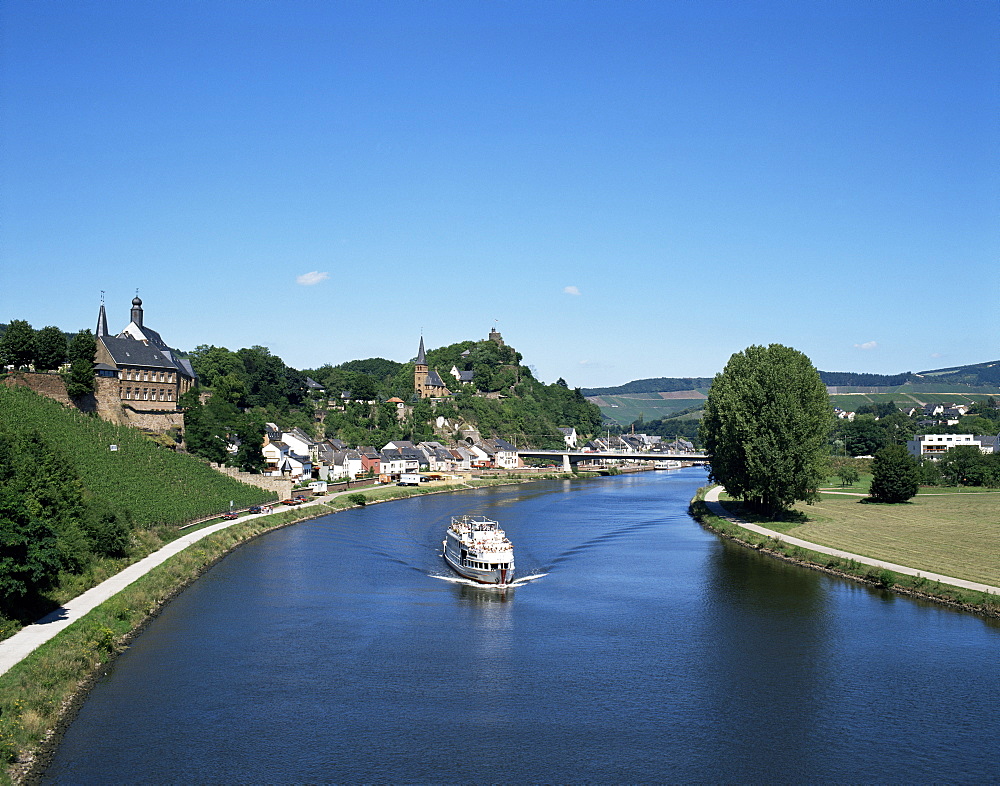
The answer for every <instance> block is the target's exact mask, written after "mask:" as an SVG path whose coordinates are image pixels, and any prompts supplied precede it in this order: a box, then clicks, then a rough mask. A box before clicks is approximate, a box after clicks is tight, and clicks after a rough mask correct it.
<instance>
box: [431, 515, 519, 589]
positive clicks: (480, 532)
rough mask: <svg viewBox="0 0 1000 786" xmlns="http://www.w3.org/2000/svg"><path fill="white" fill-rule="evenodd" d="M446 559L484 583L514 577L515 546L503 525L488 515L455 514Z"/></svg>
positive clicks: (508, 580)
mask: <svg viewBox="0 0 1000 786" xmlns="http://www.w3.org/2000/svg"><path fill="white" fill-rule="evenodd" d="M442 545H443V546H444V561H445V562H447V563H448V566H449V567H450V568H451V569H452V570H454V571H455V572H456V573H457V574H459V575H460V576H464V577H465V578H467V579H472V580H473V581H478V582H479V583H480V584H499V585H505V584H510V583H511V582H512V581H513V580H514V546H513V544H511V542H510V540H508V538H507V535H506V533H504V531H503V530H502V529H500V525H499V524H498V523H497V522H495V521H493V519H488V518H486V517H485V516H452V519H451V524H450V525H449V527H448V532H447V534H446V535H445V539H444V542H443V543H442Z"/></svg>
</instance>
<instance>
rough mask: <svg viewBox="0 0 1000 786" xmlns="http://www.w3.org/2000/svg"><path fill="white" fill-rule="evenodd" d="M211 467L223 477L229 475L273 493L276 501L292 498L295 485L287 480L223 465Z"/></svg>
mask: <svg viewBox="0 0 1000 786" xmlns="http://www.w3.org/2000/svg"><path fill="white" fill-rule="evenodd" d="M211 466H212V469H215V470H218V471H219V472H221V473H222V474H223V475H229V477H231V478H235V479H236V480H239V481H242V482H243V483H247V484H249V485H251V486H256V487H257V488H260V489H264V490H265V491H273V492H274V493H275V494H277V495H278V499H288V498H289V497H290V496H292V486H294V485H295V482H294V481H291V480H288V479H287V478H266V477H264V476H263V475H254V474H253V473H252V472H244V471H243V470H241V469H237V468H236V467H227V466H226V465H225V464H212V465H211Z"/></svg>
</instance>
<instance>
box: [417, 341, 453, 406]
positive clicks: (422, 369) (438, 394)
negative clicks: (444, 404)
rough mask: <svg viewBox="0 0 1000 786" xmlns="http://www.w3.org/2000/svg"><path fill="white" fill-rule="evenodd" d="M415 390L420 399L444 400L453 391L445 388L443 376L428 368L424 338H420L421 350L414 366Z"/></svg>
mask: <svg viewBox="0 0 1000 786" xmlns="http://www.w3.org/2000/svg"><path fill="white" fill-rule="evenodd" d="M413 390H414V392H416V394H417V396H419V397H420V398H444V397H445V396H450V395H451V391H450V390H448V388H447V387H445V384H444V380H442V379H441V375H440V374H438V373H437V371H435V370H434V369H431V368H428V366H427V356H426V354H425V353H424V337H423V336H421V337H420V350H419V351H418V352H417V361H416V363H415V364H414V366H413Z"/></svg>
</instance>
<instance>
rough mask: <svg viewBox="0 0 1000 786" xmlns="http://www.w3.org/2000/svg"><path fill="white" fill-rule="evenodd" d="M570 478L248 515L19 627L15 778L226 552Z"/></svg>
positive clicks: (467, 484)
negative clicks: (346, 518)
mask: <svg viewBox="0 0 1000 786" xmlns="http://www.w3.org/2000/svg"><path fill="white" fill-rule="evenodd" d="M556 477H562V476H561V475H557V474H549V475H547V476H538V477H529V476H526V475H516V476H512V475H510V474H508V475H506V476H502V477H493V478H468V479H459V480H453V481H437V482H432V483H428V484H426V485H425V486H421V487H416V488H412V487H398V486H388V487H383V488H375V489H364V490H361V491H358V490H356V489H352V490H349V491H344V492H341V493H338V494H336V495H329V496H327V497H323V498H320V499H317V500H314V501H310V502H306V503H303V504H302V505H300V506H296V507H289V508H284V509H281V510H279V511H275V512H273V513H270V514H257V515H248V516H243V517H241V518H239V519H236V520H234V521H226V522H222V523H219V524H214V525H210V526H207V527H204V528H202V529H199V530H197V531H195V532H191V533H188V534H185V535H184V536H183V537H181V538H179V539H177V540H175V541H172V542H171V543H169V544H168V545H167V546H165V547H163V548H162V549H160V550H159V551H157V552H155V553H154V554H151V555H149V556H148V557H146V558H145V559H143V560H140V561H139V562H136V563H134V564H133V565H131V566H129V567H128V568H126V569H125V570H123V571H122V572H120V573H119V574H117V575H116V576H114V577H112V578H110V579H108V580H107V581H105V582H103V583H102V584H100V585H98V586H97V587H94V588H92V589H91V590H88V591H87V592H86V593H83V594H82V595H81V596H79V597H77V598H75V599H74V600H73V601H70V602H68V603H66V604H65V605H64V606H63V607H61V608H60V609H57V610H56V611H54V612H53V613H51V614H49V615H48V616H46V617H45V618H44V619H42V620H40V621H39V622H38V623H35V624H33V625H29V626H26V627H25V628H24V629H22V630H21V631H20V632H19V633H17V634H15V635H14V636H12V637H10V638H8V639H7V640H5V641H3V642H0V756H2V757H3V760H4V761H5V762H6V764H7V767H6V769H5V771H4V773H3V774H4V775H5V780H6V781H7V782H20V781H21V780H23V779H24V778H25V777H28V776H29V775H30V773H31V772H33V770H34V765H35V763H36V761H37V759H38V756H39V753H40V752H43V751H44V750H45V749H46V748H47V746H48V745H50V744H51V742H52V741H53V740H54V739H55V738H56V735H57V730H58V728H60V726H61V725H63V724H64V723H65V722H66V721H67V719H68V718H70V717H71V716H72V713H73V709H74V707H75V706H76V705H77V703H78V702H79V701H80V700H81V699H82V698H83V697H84V696H85V694H86V692H87V689H88V688H89V687H90V685H91V684H92V683H93V681H94V680H95V679H96V678H97V677H99V676H100V674H101V673H103V672H104V670H106V668H107V665H108V664H109V663H110V661H111V660H113V659H114V657H115V656H116V655H117V654H118V653H119V652H121V651H122V650H123V649H124V648H125V647H126V646H127V645H128V643H129V642H130V641H131V640H132V638H133V637H134V636H135V635H136V634H137V633H138V632H139V631H141V630H142V628H143V627H144V626H145V625H146V624H147V623H148V622H149V621H150V620H151V619H152V618H153V617H155V616H156V615H157V614H158V613H159V612H160V610H161V609H162V608H163V607H164V605H165V604H166V603H168V602H169V601H170V599H171V598H173V597H174V596H176V595H177V594H178V593H179V592H181V591H182V590H183V589H184V588H185V587H187V586H188V585H189V584H191V582H193V581H195V580H196V579H197V578H198V577H199V576H200V575H201V574H202V573H204V572H205V571H206V570H207V569H208V568H210V567H211V566H212V565H214V564H215V563H216V562H218V561H219V560H220V559H222V558H223V557H224V556H226V554H228V553H230V552H231V551H232V550H233V549H235V548H237V547H238V546H240V545H241V544H243V543H246V542H248V541H250V540H252V539H254V538H256V537H258V536H260V535H262V534H264V533H266V532H270V531H273V530H275V529H279V528H282V527H286V526H289V525H290V524H295V523H298V522H300V521H304V520H306V519H311V518H316V517H319V516H325V515H327V514H330V513H336V512H339V511H342V510H345V509H348V508H353V507H357V504H356V502H354V501H353V500H354V499H355V498H356V497H355V495H356V494H359V493H360V494H362V495H363V496H364V499H365V503H366V504H378V503H381V502H387V501H390V500H396V499H404V498H407V497H413V496H418V495H426V494H439V493H446V492H451V491H459V490H463V489H470V488H477V487H481V486H493V485H506V484H510V483H524V482H530V481H531V480H536V479H537V480H541V479H546V478H548V479H551V478H556Z"/></svg>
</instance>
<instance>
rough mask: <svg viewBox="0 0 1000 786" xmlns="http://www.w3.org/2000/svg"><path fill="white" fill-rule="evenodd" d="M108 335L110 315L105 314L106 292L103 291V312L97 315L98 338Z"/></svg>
mask: <svg viewBox="0 0 1000 786" xmlns="http://www.w3.org/2000/svg"><path fill="white" fill-rule="evenodd" d="M106 335H108V315H107V314H106V313H104V290H103V289H102V290H101V310H100V311H99V312H98V314H97V336H106Z"/></svg>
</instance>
